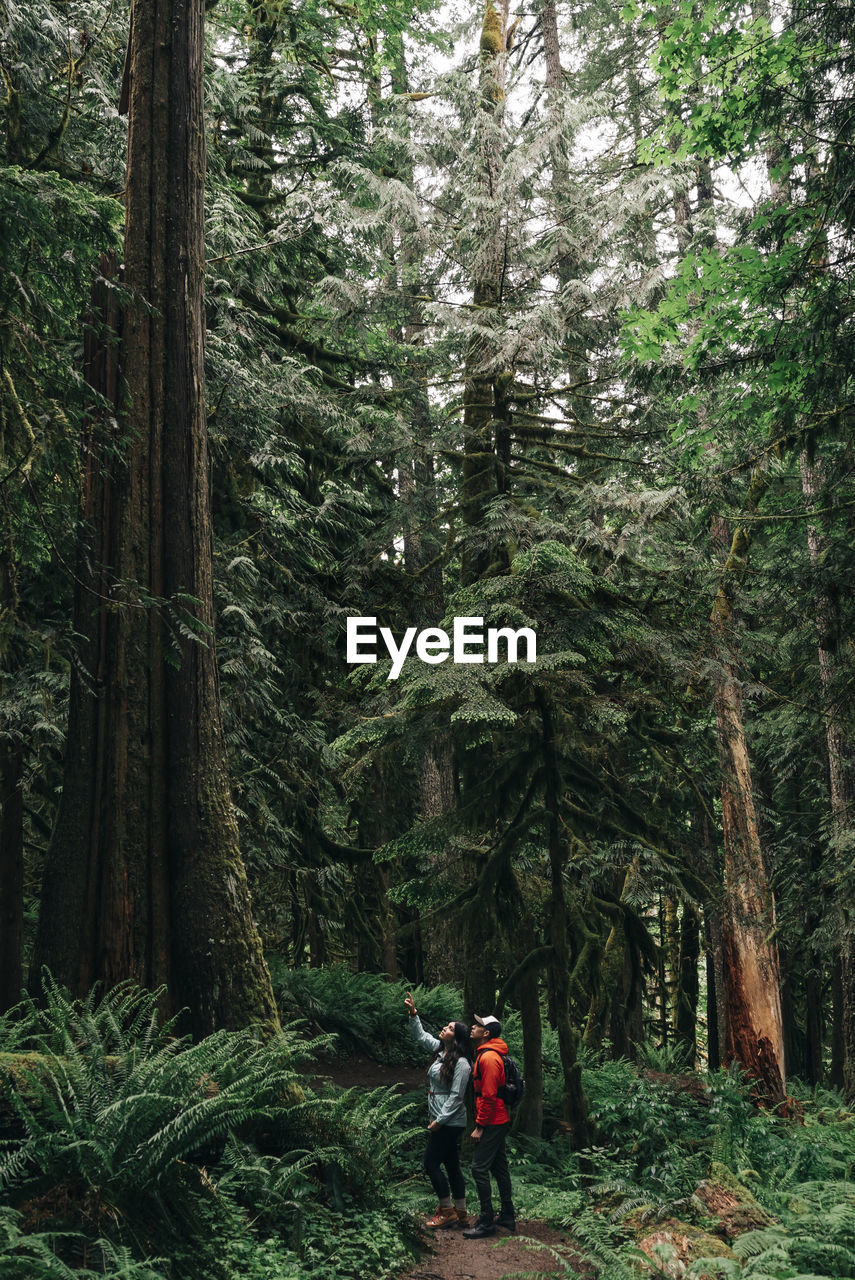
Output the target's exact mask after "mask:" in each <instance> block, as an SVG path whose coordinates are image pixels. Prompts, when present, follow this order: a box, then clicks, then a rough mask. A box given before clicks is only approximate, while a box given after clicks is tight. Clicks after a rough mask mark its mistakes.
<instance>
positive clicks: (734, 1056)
mask: <svg viewBox="0 0 855 1280" xmlns="http://www.w3.org/2000/svg"><path fill="white" fill-rule="evenodd" d="M747 543H748V540H747V535H746V534H745V531H744V530H743V529H741V528H740V529H737V530H736V532H735V533H734V536H733V540H732V543H731V547H730V552H729V555H728V559H727V563H726V565H725V569H724V573H723V575H722V583H721V586H720V588H719V592H718V595H717V597H716V600H715V604H714V606H713V613H712V629H713V635H714V636H715V638H716V639H717V640H718V641H719V644H720V645H721V646H723V645H725V644H727V642H728V640H729V636H728V634H727V633H728V628H729V624H730V620H731V603H730V594H729V588H730V582H731V579H732V577H733V575H734V574H735V573H736V572H737V570H738V569H740V568H741V567H742V566H743V565H744V562H745V557H746V555H747ZM713 706H714V709H715V716H716V732H717V738H718V752H719V766H720V771H721V804H722V832H723V836H724V875H725V898H724V912H723V919H722V929H721V934H722V951H723V961H724V997H725V1002H726V1005H727V1032H726V1044H725V1056H724V1059H723V1061H724V1063H725V1065H726V1064H727V1063H729V1062H732V1061H734V1060H736V1061H738V1062H740V1063H741V1064H742V1066H743V1067H744V1069H745V1070H746V1071H747V1072H748V1074H749V1075H750V1076H751V1077H752V1079H753V1080H754V1081H755V1082H756V1085H757V1091H758V1094H759V1095H760V1096H762V1098H763V1099H764V1100H765V1101H768V1102H769V1103H771V1104H773V1105H774V1104H776V1103H778V1102H782V1101H783V1099H784V1096H785V1091H784V1040H783V1027H782V1020H781V993H780V985H779V971H778V952H777V946H776V943H775V941H774V929H775V904H774V899H773V897H772V890H771V887H770V885H769V881H768V877H767V875H766V868H765V865H764V862H763V851H762V849H761V847H760V833H759V829H758V826H757V814H756V811H755V807H754V791H753V787H752V783H751V768H750V764H749V759H748V745H747V742H746V738H745V726H744V723H743V718H742V689H741V686H740V684H739V679H738V676H737V672H736V667H735V664H734V662H733V659H732V657H731V656H730V654H729V653H727V652H721V654H720V666H719V668H718V671H717V673H716V675H715V676H714V680H713Z"/></svg>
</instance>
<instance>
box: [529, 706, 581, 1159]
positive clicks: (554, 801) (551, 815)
mask: <svg viewBox="0 0 855 1280" xmlns="http://www.w3.org/2000/svg"><path fill="white" fill-rule="evenodd" d="M536 696H537V699H538V705H539V708H540V714H541V720H542V723H543V753H544V765H545V771H544V775H545V784H544V801H545V806H546V821H547V824H548V832H549V893H550V917H549V936H550V938H551V940H552V957H551V959H550V962H549V971H548V972H549V976H550V980H551V984H552V990H553V996H554V1000H555V1021H556V1026H557V1030H558V1049H559V1053H560V1055H561V1074H562V1077H563V1089H562V1104H561V1109H562V1115H563V1118H564V1121H565V1123H566V1124H567V1126H568V1128H569V1130H570V1135H571V1139H572V1142H573V1146H574V1147H575V1148H576V1149H577V1150H580V1149H582V1148H584V1147H589V1146H590V1145H591V1143H592V1142H593V1140H594V1127H593V1125H592V1124H591V1122H590V1120H589V1118H588V1102H587V1099H586V1097H585V1094H584V1092H583V1090H582V1064H581V1063H580V1062H579V1057H578V1036H577V1034H576V1031H575V1029H574V1027H573V1023H572V1021H571V1018H570V943H569V935H570V917H569V912H568V909H567V896H566V890H565V886H564V864H565V850H564V845H563V842H562V839H561V829H560V826H559V818H558V806H559V795H560V780H559V776H558V761H557V759H556V754H555V739H554V734H553V727H552V716H551V715H550V712H549V707H548V705H547V702H546V699H545V697H544V696H543V695H542V694H538V695H536Z"/></svg>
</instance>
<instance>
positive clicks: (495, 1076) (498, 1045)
mask: <svg viewBox="0 0 855 1280" xmlns="http://www.w3.org/2000/svg"><path fill="white" fill-rule="evenodd" d="M507 1052H508V1046H507V1045H506V1044H505V1042H504V1040H499V1039H498V1037H497V1036H494V1037H493V1038H492V1039H491V1040H485V1041H484V1042H483V1043H482V1044H479V1046H478V1048H477V1049H476V1050H475V1071H474V1073H473V1077H472V1078H473V1081H474V1083H475V1123H476V1124H477V1125H478V1126H479V1127H480V1128H483V1126H484V1125H488V1124H507V1123H508V1122H509V1120H510V1118H511V1117H510V1114H509V1113H508V1108H507V1107H506V1105H505V1103H504V1102H503V1101H502V1099H501V1098H500V1097H499V1096H498V1092H497V1090H498V1088H499V1085H502V1084H504V1083H505V1062H504V1059H503V1058H502V1057H500V1055H501V1054H503V1053H507Z"/></svg>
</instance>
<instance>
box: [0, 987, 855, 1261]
mask: <svg viewBox="0 0 855 1280" xmlns="http://www.w3.org/2000/svg"><path fill="white" fill-rule="evenodd" d="M277 986H278V989H279V992H280V995H281V996H282V998H283V1004H284V1006H285V1009H286V1011H288V1012H291V1013H295V1012H299V1013H300V1014H301V1016H302V1017H303V1019H304V1021H303V1022H302V1023H299V1024H292V1025H290V1026H289V1027H288V1028H287V1029H286V1030H285V1031H283V1032H282V1034H281V1035H279V1036H277V1037H276V1038H275V1039H273V1040H271V1041H270V1042H268V1043H266V1044H259V1043H257V1042H256V1041H255V1040H254V1039H253V1038H252V1036H251V1035H249V1034H248V1033H239V1032H229V1033H226V1032H220V1033H218V1034H216V1035H213V1036H210V1037H208V1038H207V1039H206V1040H204V1041H202V1042H201V1043H199V1044H196V1045H193V1044H191V1043H189V1042H188V1041H187V1040H182V1039H179V1038H177V1037H176V1036H175V1035H174V1028H173V1027H172V1026H170V1025H168V1024H167V1025H162V1024H161V1022H160V1021H159V1019H158V1016H157V995H156V994H155V995H148V994H146V993H142V992H139V991H136V990H133V989H131V988H129V987H124V988H118V989H117V990H116V991H114V992H112V993H110V995H109V996H107V997H104V998H102V999H97V998H96V997H95V996H93V997H91V998H90V999H89V1000H87V1001H85V1002H84V1003H82V1004H81V1003H78V1002H75V1001H72V1000H70V999H69V998H68V997H67V996H66V995H65V994H64V993H63V992H61V991H60V990H58V989H57V988H55V987H49V988H48V992H47V1003H46V1006H45V1007H44V1008H39V1007H37V1006H35V1005H34V1004H31V1003H27V1004H24V1005H21V1006H19V1007H18V1009H16V1010H15V1011H13V1013H12V1014H11V1015H9V1016H8V1017H6V1018H4V1019H0V1135H2V1141H0V1199H2V1208H0V1280H5V1278H6V1277H13V1276H14V1277H23V1278H24V1280H71V1278H73V1277H81V1276H82V1277H84V1280H89V1277H94V1276H95V1275H98V1276H106V1277H110V1278H112V1280H119V1278H120V1277H122V1278H123V1280H238V1278H240V1280H339V1278H344V1277H353V1278H354V1280H362V1278H363V1277H367V1276H371V1277H372V1280H374V1278H375V1277H376V1280H383V1277H389V1276H392V1275H394V1274H396V1273H399V1274H400V1273H401V1272H404V1271H405V1270H406V1268H407V1267H408V1264H409V1261H410V1259H411V1258H412V1256H413V1254H414V1252H415V1250H416V1243H415V1227H414V1224H415V1211H416V1210H417V1209H424V1208H426V1207H428V1205H429V1204H430V1203H431V1194H430V1191H429V1188H428V1186H427V1183H426V1181H425V1179H424V1175H423V1172H422V1169H421V1157H422V1153H423V1148H424V1115H423V1113H422V1112H421V1111H420V1112H419V1113H418V1114H416V1113H415V1112H414V1111H413V1108H412V1105H411V1106H409V1107H408V1106H406V1105H405V1104H404V1103H402V1102H401V1101H400V1100H399V1099H398V1098H397V1097H395V1096H394V1094H393V1092H392V1091H391V1090H388V1089H385V1090H384V1089H378V1090H370V1091H365V1090H360V1089H349V1090H341V1089H335V1088H327V1089H326V1091H325V1092H324V1093H323V1094H322V1095H318V1094H316V1093H315V1092H314V1091H313V1090H312V1089H311V1088H309V1087H308V1084H307V1081H308V1080H309V1079H310V1078H311V1077H312V1076H314V1075H315V1074H316V1070H314V1069H313V1068H312V1065H311V1058H312V1055H314V1054H317V1053H318V1052H330V1051H331V1048H332V1046H333V1044H334V1043H335V1044H337V1045H338V1047H339V1051H341V1049H344V1050H346V1051H353V1050H355V1049H358V1050H359V1051H361V1052H365V1053H370V1054H371V1055H373V1056H374V1057H376V1058H378V1059H379V1060H381V1061H383V1062H385V1063H390V1062H392V1063H395V1062H397V1063H405V1062H413V1063H418V1064H419V1065H421V1064H422V1063H423V1061H424V1054H423V1052H422V1051H420V1050H419V1049H418V1048H417V1046H415V1045H414V1042H412V1041H411V1040H410V1037H409V1036H408V1034H407V1031H406V1022H405V1019H404V1016H403V994H404V990H405V987H404V986H403V984H400V983H398V984H396V983H390V982H387V981H386V980H384V979H382V978H377V977H373V976H371V975H354V974H351V973H349V972H348V971H347V970H345V969H335V970H331V971H323V970H313V971H308V970H304V971H286V970H279V972H278V973H277ZM414 995H415V996H416V1001H417V1004H418V1006H419V1008H420V1010H421V1011H422V1013H423V1016H424V1020H425V1022H426V1023H428V1024H433V1026H435V1027H437V1026H439V1025H440V1024H441V1023H442V1022H444V1021H446V1020H447V1019H448V1018H449V1017H453V1016H455V1015H456V1014H458V1015H459V1011H460V1008H461V1001H460V997H459V994H458V993H457V992H455V991H454V990H452V989H450V988H440V989H437V990H435V991H425V990H421V989H419V990H416V991H415V992H414ZM311 1027H314V1028H319V1029H321V1030H322V1032H323V1034H322V1035H321V1036H320V1037H316V1038H315V1039H314V1040H312V1039H310V1038H309V1032H310V1028H311ZM505 1034H506V1036H507V1039H508V1042H509V1044H510V1046H511V1049H512V1051H513V1052H514V1053H515V1054H516V1055H517V1056H518V1057H519V1058H520V1060H521V1044H520V1038H519V1024H518V1019H517V1017H516V1015H513V1014H512V1015H509V1016H508V1018H507V1019H506V1021H505ZM676 1068H679V1063H677V1062H672V1061H670V1060H668V1061H665V1060H664V1059H663V1058H662V1057H661V1055H658V1056H656V1057H653V1058H650V1057H648V1060H647V1062H646V1063H645V1062H642V1063H640V1064H639V1065H634V1064H631V1063H629V1062H610V1061H604V1060H600V1059H592V1058H583V1085H584V1089H585V1092H586V1095H587V1097H588V1101H589V1105H590V1110H591V1115H592V1118H593V1120H594V1121H595V1124H596V1131H597V1138H596V1144H595V1145H594V1146H592V1147H591V1148H590V1149H588V1150H586V1151H584V1152H574V1151H573V1150H572V1148H571V1146H570V1143H569V1141H568V1138H567V1136H566V1135H565V1134H564V1133H562V1132H561V1130H560V1129H556V1130H555V1133H554V1136H552V1137H550V1138H540V1139H532V1138H514V1139H512V1141H511V1152H510V1160H511V1171H512V1177H513V1181H514V1199H515V1202H516V1207H517V1212H518V1216H519V1219H520V1222H521V1224H523V1230H524V1223H525V1220H526V1219H540V1220H546V1221H548V1222H551V1223H553V1224H560V1225H562V1226H563V1227H564V1228H565V1229H566V1233H567V1237H568V1239H569V1240H570V1241H572V1245H570V1244H568V1245H567V1246H562V1245H555V1246H553V1247H552V1248H553V1254H552V1261H551V1262H549V1263H548V1264H547V1265H548V1266H549V1268H550V1272H551V1273H552V1274H555V1275H561V1274H562V1273H564V1272H566V1273H567V1274H572V1273H573V1272H574V1271H578V1270H579V1268H580V1267H581V1268H582V1270H583V1272H584V1274H586V1275H589V1276H590V1277H591V1278H592V1280H594V1278H596V1277H601V1278H602V1280H640V1278H641V1277H653V1278H654V1280H655V1278H657V1277H660V1278H661V1277H666V1276H677V1275H680V1276H682V1275H685V1276H686V1277H688V1278H689V1280H840V1278H844V1280H845V1278H849V1280H855V1115H853V1114H852V1113H851V1112H850V1111H848V1110H847V1108H846V1107H845V1106H844V1104H843V1101H842V1099H841V1098H840V1096H839V1095H837V1094H834V1093H831V1092H828V1091H824V1090H821V1089H813V1090H806V1089H800V1088H799V1087H798V1085H794V1086H792V1088H791V1093H793V1094H794V1095H795V1099H796V1104H797V1105H796V1108H795V1110H796V1116H795V1118H785V1117H783V1116H780V1115H777V1114H774V1113H770V1112H766V1111H760V1110H758V1109H757V1108H756V1106H755V1105H754V1104H753V1102H752V1099H751V1096H750V1092H749V1090H748V1088H747V1086H746V1082H745V1081H744V1080H743V1079H741V1078H740V1076H739V1073H738V1072H734V1071H731V1072H718V1073H715V1074H713V1075H708V1076H704V1077H699V1076H690V1075H687V1074H685V1073H680V1071H679V1070H678V1069H676ZM544 1074H545V1081H546V1087H545V1107H544V1111H545V1115H546V1117H547V1126H546V1132H547V1133H548V1132H550V1131H551V1130H550V1122H549V1118H550V1115H552V1114H554V1113H555V1112H556V1111H557V1106H558V1096H557V1092H556V1091H557V1088H558V1083H557V1082H558V1057H557V1046H556V1044H555V1042H554V1036H553V1033H552V1032H551V1031H550V1030H549V1029H548V1028H545V1036H544ZM423 1105H424V1104H423V1103H422V1104H420V1106H423ZM468 1154H469V1153H468V1152H467V1151H466V1149H465V1148H464V1155H465V1157H468ZM465 1162H467V1163H468V1159H467V1160H466V1161H465ZM470 1190H471V1188H470ZM470 1202H471V1203H474V1199H473V1200H471V1201H470ZM722 1206H724V1208H722ZM728 1206H730V1208H728ZM733 1206H736V1207H735V1209H734V1208H733ZM538 1265H542V1256H539V1257H538Z"/></svg>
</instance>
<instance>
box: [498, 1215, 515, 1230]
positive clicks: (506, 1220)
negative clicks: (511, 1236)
mask: <svg viewBox="0 0 855 1280" xmlns="http://www.w3.org/2000/svg"><path fill="white" fill-rule="evenodd" d="M496 1226H497V1227H504V1229H505V1231H516V1229H517V1220H516V1218H515V1217H514V1215H513V1214H512V1213H500V1214H499V1216H498V1218H497V1219H496Z"/></svg>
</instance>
